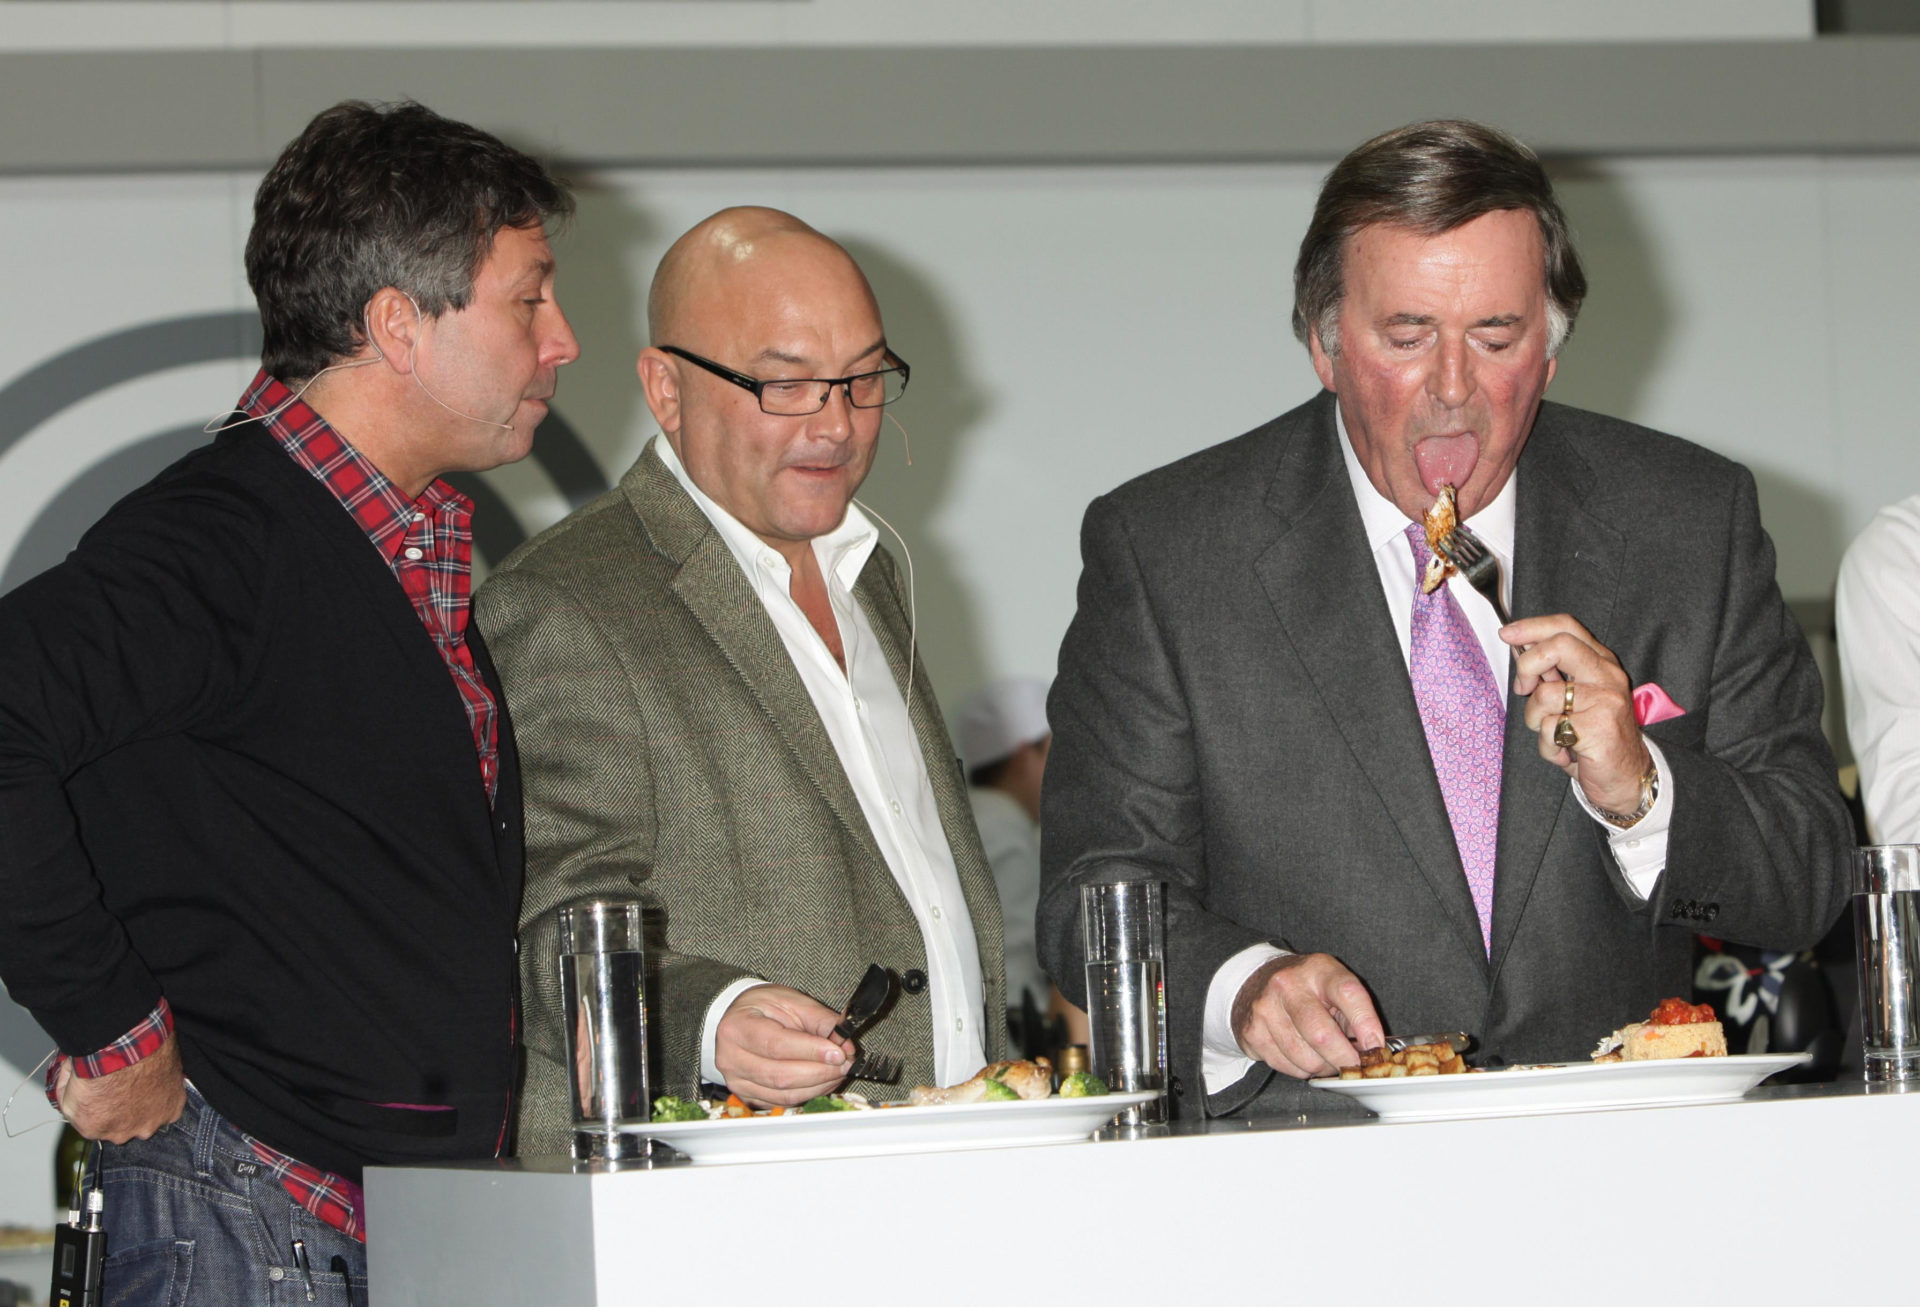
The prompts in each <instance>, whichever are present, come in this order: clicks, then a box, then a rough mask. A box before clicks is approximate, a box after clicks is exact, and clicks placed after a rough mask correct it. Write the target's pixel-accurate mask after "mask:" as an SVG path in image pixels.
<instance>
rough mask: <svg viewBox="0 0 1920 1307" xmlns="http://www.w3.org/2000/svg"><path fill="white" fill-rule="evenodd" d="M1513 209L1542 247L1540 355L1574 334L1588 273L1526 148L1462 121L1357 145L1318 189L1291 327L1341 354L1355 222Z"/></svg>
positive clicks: (1413, 222) (1403, 130)
mask: <svg viewBox="0 0 1920 1307" xmlns="http://www.w3.org/2000/svg"><path fill="white" fill-rule="evenodd" d="M1506 209H1522V210H1525V211H1526V212H1528V213H1531V214H1532V215H1533V216H1534V219H1535V221H1537V222H1538V223H1539V224H1540V236H1541V242H1542V244H1543V245H1545V247H1546V265H1545V269H1544V271H1545V274H1546V283H1547V357H1549V358H1551V357H1553V356H1554V355H1555V354H1558V353H1559V352H1560V347H1561V346H1562V345H1564V344H1565V343H1566V340H1567V337H1568V336H1569V335H1571V334H1572V333H1573V323H1574V319H1575V318H1577V317H1578V316H1579V314H1580V303H1581V301H1582V300H1584V299H1585V298H1586V297H1587V277H1586V274H1585V273H1584V272H1582V271H1581V270H1580V256H1579V254H1578V253H1576V252H1575V250H1574V248H1573V233H1572V232H1571V231H1570V230H1569V229H1568V227H1567V219H1566V215H1565V214H1563V213H1562V212H1561V211H1560V204H1559V201H1557V200H1556V199H1554V196H1553V184H1552V183H1551V182H1549V181H1548V180H1547V174H1546V170H1545V169H1544V168H1542V167H1541V166H1540V160H1539V158H1538V157H1537V156H1536V155H1535V154H1534V152H1533V151H1532V150H1529V149H1528V148H1527V147H1526V146H1524V145H1522V144H1521V143H1520V142H1519V141H1517V140H1515V139H1514V138H1513V137H1511V136H1509V135H1507V134H1506V133H1505V132H1503V131H1501V130H1499V129H1498V128H1495V127H1488V126H1485V125H1483V124H1481V123H1475V122H1466V121H1464V120H1441V121H1437V122H1424V123H1413V124H1411V125H1410V126H1406V127H1399V128H1395V129H1394V130H1393V131H1390V132H1386V133H1384V134H1382V135H1380V136H1376V137H1374V138H1373V139H1372V140H1370V141H1368V142H1366V143H1365V144H1364V145H1361V146H1359V147H1358V148H1357V149H1355V150H1354V151H1353V152H1352V153H1351V154H1349V155H1347V157H1346V158H1344V159H1342V160H1341V161H1340V162H1339V163H1338V164H1336V165H1334V169H1333V171H1332V172H1330V173H1328V174H1327V180H1326V181H1325V183H1323V184H1322V185H1321V187H1320V198H1319V200H1318V202H1317V203H1315V205H1314V206H1313V221H1312V223H1311V224H1309V225H1308V227H1307V234H1306V237H1305V238H1304V239H1303V240H1301V242H1300V257H1299V259H1298V260H1297V261H1296V262H1295V263H1294V265H1293V334H1294V335H1295V336H1298V337H1299V338H1300V343H1301V344H1303V345H1304V344H1306V343H1307V341H1308V337H1309V334H1311V335H1313V336H1317V337H1318V338H1319V340H1320V348H1321V349H1323V350H1325V351H1326V352H1327V354H1328V355H1330V356H1331V355H1337V354H1338V353H1339V352H1340V304H1341V301H1342V299H1343V298H1344V296H1345V294H1346V284H1345V278H1346V262H1345V261H1346V250H1347V243H1348V242H1349V241H1350V240H1351V239H1352V238H1353V236H1354V234H1355V233H1356V232H1358V231H1359V230H1360V229H1361V228H1363V227H1372V226H1389V227H1405V228H1407V229H1408V230H1410V231H1415V232H1418V233H1420V234H1421V235H1423V236H1438V235H1441V234H1442V233H1444V232H1449V231H1453V230H1454V229H1455V228H1457V227H1464V226H1465V225H1466V224H1468V223H1469V222H1472V221H1473V220H1474V219H1475V218H1478V217H1481V216H1482V215H1484V214H1488V213H1494V212H1497V211H1500V210H1506Z"/></svg>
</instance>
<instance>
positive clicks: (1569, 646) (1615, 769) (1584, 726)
mask: <svg viewBox="0 0 1920 1307" xmlns="http://www.w3.org/2000/svg"><path fill="white" fill-rule="evenodd" d="M1500 638H1501V639H1502V640H1505V641H1506V642H1507V643H1508V644H1510V645H1512V646H1514V656H1513V663H1514V667H1515V669H1516V675H1515V676H1514V681H1513V692H1514V693H1515V694H1518V695H1523V696H1525V698H1526V701H1527V728H1528V729H1529V730H1531V731H1533V732H1535V733H1536V734H1537V735H1538V736H1539V738H1540V756H1541V757H1542V758H1545V759H1546V760H1547V761H1548V762H1550V763H1552V764H1553V765H1554V766H1556V767H1558V768H1560V769H1561V770H1562V771H1564V772H1566V773H1567V775H1569V776H1571V777H1573V779H1574V780H1576V781H1577V782H1579V785H1580V789H1581V792H1582V793H1584V794H1585V795H1586V796H1587V801H1588V802H1589V803H1591V804H1593V805H1594V806H1595V807H1596V808H1604V809H1607V810H1609V811H1612V812H1631V811H1632V810H1633V809H1634V808H1636V807H1638V806H1639V804H1640V778H1641V777H1643V776H1645V775H1646V772H1647V767H1648V765H1649V764H1651V763H1652V761H1653V755H1651V754H1650V753H1648V752H1647V742H1646V741H1645V740H1644V739H1642V738H1641V736H1640V723H1639V722H1638V721H1637V720H1636V719H1635V717H1634V714H1633V682H1632V680H1631V679H1630V678H1629V677H1628V676H1627V672H1626V669H1625V668H1624V667H1622V666H1621V665H1620V660H1619V659H1618V658H1616V657H1614V654H1613V650H1611V649H1609V648H1607V647H1606V646H1605V645H1603V644H1601V643H1600V642H1599V641H1598V640H1596V639H1594V638H1593V633H1592V632H1591V631H1589V630H1587V628H1586V627H1584V626H1582V625H1580V623H1578V622H1576V621H1574V620H1573V618H1571V617H1569V616H1567V615H1566V614H1565V613H1556V614H1554V615H1553V616H1551V617H1529V618H1525V619H1523V620H1521V621H1518V622H1512V623H1509V624H1508V625H1506V626H1503V627H1501V628H1500ZM1569 681H1571V682H1572V683H1573V713H1572V718H1573V729H1574V731H1575V733H1577V734H1578V735H1579V737H1580V740H1579V743H1577V744H1575V745H1574V746H1573V748H1572V749H1563V748H1561V747H1560V746H1559V745H1558V744H1555V743H1554V739H1553V735H1554V728H1555V727H1557V726H1558V725H1559V724H1560V718H1561V717H1562V715H1564V712H1565V707H1566V701H1567V682H1569Z"/></svg>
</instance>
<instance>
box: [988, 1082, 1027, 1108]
mask: <svg viewBox="0 0 1920 1307" xmlns="http://www.w3.org/2000/svg"><path fill="white" fill-rule="evenodd" d="M1019 1098H1020V1095H1018V1094H1016V1093H1014V1092H1013V1091H1012V1090H1011V1089H1009V1088H1007V1087H1006V1086H1005V1085H1003V1084H1001V1083H1000V1082H999V1081H998V1080H989V1081H987V1092H986V1093H985V1094H984V1095H983V1096H982V1097H981V1101H982V1102H985V1103H1011V1102H1017V1101H1018V1100H1019Z"/></svg>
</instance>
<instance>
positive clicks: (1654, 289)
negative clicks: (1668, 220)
mask: <svg viewBox="0 0 1920 1307" xmlns="http://www.w3.org/2000/svg"><path fill="white" fill-rule="evenodd" d="M1547 167H1548V171H1549V172H1550V173H1551V174H1552V177H1553V184H1554V189H1555V191H1556V193H1557V194H1558V195H1559V197H1560V204H1561V207H1562V209H1564V210H1565V212H1566V215H1567V221H1568V222H1569V223H1570V224H1572V227H1573V237H1574V245H1575V248H1576V249H1578V250H1579V252H1580V262H1581V264H1582V266H1583V267H1584V268H1585V269H1586V274H1587V299H1586V303H1585V304H1584V305H1583V306H1582V308H1581V310H1580V317H1579V319H1578V320H1577V321H1576V322H1575V324H1574V331H1573V336H1572V338H1571V339H1570V340H1569V341H1568V342H1567V345H1566V347H1565V348H1564V349H1563V350H1562V351H1561V354H1560V370H1559V372H1558V373H1557V374H1556V375H1555V377H1554V381H1553V386H1552V388H1551V389H1550V390H1549V391H1548V392H1547V397H1548V398H1549V399H1554V400H1558V401H1559V402H1560V403H1562V404H1572V405H1574V406H1575V407H1576V408H1584V409H1591V410H1592V411H1594V412H1596V413H1605V414H1608V415H1609V416H1612V417H1618V418H1626V419H1627V420H1629V421H1636V420H1638V419H1639V415H1640V413H1641V411H1642V406H1643V404H1644V403H1645V400H1646V391H1647V386H1648V385H1649V383H1650V382H1651V380H1652V377H1653V372H1654V368H1655V365H1656V362H1657V360H1658V359H1659V357H1660V351H1661V350H1662V349H1663V348H1664V347H1665V344H1666V339H1667V336H1668V333H1669V331H1670V329H1671V325H1672V322H1673V304H1672V300H1671V299H1670V297H1669V296H1668V295H1667V293H1666V290H1665V289H1664V286H1663V279H1662V276H1661V270H1660V263H1659V257H1660V256H1659V252H1658V250H1657V249H1656V248H1655V245H1654V242H1653V240H1652V238H1651V236H1650V235H1649V234H1648V232H1647V229H1646V225H1645V223H1644V221H1643V220H1642V219H1641V217H1640V215H1639V211H1638V209H1637V208H1636V206H1635V203H1634V200H1633V197H1632V196H1631V195H1630V194H1628V192H1627V190H1626V188H1625V187H1624V186H1623V185H1622V184H1621V183H1620V181H1619V180H1618V179H1616V178H1613V177H1610V176H1609V175H1608V174H1607V173H1606V172H1605V171H1604V170H1603V169H1600V168H1597V167H1595V166H1594V165H1593V164H1592V163H1589V162H1585V161H1582V160H1574V159H1555V160H1549V161H1548V164H1547Z"/></svg>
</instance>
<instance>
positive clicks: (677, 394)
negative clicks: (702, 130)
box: [475, 209, 1006, 1154]
mask: <svg viewBox="0 0 1920 1307" xmlns="http://www.w3.org/2000/svg"><path fill="white" fill-rule="evenodd" d="M647 310H648V325H649V329H650V332H651V336H652V339H653V341H654V344H653V345H652V346H651V347H649V348H648V349H646V350H644V351H643V352H642V353H641V355H640V362H639V374H640V381H641V385H642V386H643V387H644V389H645V392H646V399H647V406H648V408H649V409H650V410H651V411H652V413H653V416H654V418H655V420H656V421H658V423H659V425H660V431H661V434H660V436H658V437H657V438H655V439H654V440H653V441H652V442H651V444H650V445H649V446H648V448H647V449H646V450H645V451H644V452H643V453H642V454H641V456H640V458H639V460H638V461H637V462H636V463H635V464H634V466H633V467H632V469H631V470H629V471H628V472H627V474H626V475H625V477H623V478H622V479H621V482H620V485H619V487H618V488H617V489H615V490H614V491H612V492H611V493H609V494H608V495H606V496H604V497H603V498H601V499H600V500H598V501H596V502H595V503H592V504H589V505H588V506H587V507H585V508H583V509H581V510H580V511H579V512H577V513H575V514H573V515H572V516H571V517H569V518H567V519H566V520H565V521H563V522H561V523H560V524H559V525H558V526H556V527H554V528H553V529H552V530H550V531H547V532H546V533H544V534H543V535H541V536H539V537H537V538H536V539H534V540H532V541H530V542H529V543H528V544H527V545H525V546H524V547H523V548H521V549H520V550H518V551H517V552H516V553H515V554H514V555H513V556H512V557H510V558H509V559H508V560H507V561H506V562H505V563H504V564H503V565H502V566H501V568H500V569H499V571H497V572H496V573H495V574H494V575H493V577H492V579H490V580H489V581H488V583H487V584H486V586H485V587H484V588H483V589H482V590H481V593H480V595H479V596H478V598H477V600H476V603H475V608H476V613H477V617H478V620H479V622H480V625H481V628H482V629H483V631H484V632H485V633H486V637H487V641H488V645H489V647H490V648H491V649H492V650H493V653H494V658H495V661H496V663H497V664H498V666H499V668H500V671H501V676H502V679H503V681H504V683H505V686H506V694H507V700H508V703H509V704H510V706H511V708H512V711H513V714H514V722H515V725H516V729H517V731H518V736H519V741H520V755H521V764H522V769H523V774H524V777H525V782H524V784H525V792H526V821H527V895H526V902H525V905H524V907H523V909H522V913H521V954H520V957H521V969H522V977H523V982H524V988H525V1001H526V1014H527V1015H526V1023H527V1030H526V1043H527V1050H528V1057H527V1061H528V1069H527V1079H526V1092H525V1094H524V1095H523V1098H522V1109H521V1126H520V1151H521V1152H522V1153H523V1154H528V1153H542V1152H560V1151H565V1149H566V1146H567V1141H568V1139H569V1137H570V1134H571V1125H570V1121H571V1117H570V1113H569V1110H568V1091H567V1077H566V1074H565V1071H564V1068H563V1065H562V1061H561V1059H562V1056H563V1040H562V1032H561V1020H560V1010H561V1009H560V994H559V984H558V971H557V968H556V967H555V965H554V955H555V950H556V946H557V937H556V931H555V928H554V925H553V913H552V910H553V908H554V907H556V906H557V905H559V904H561V903H564V902H567V901H569V900H572V899H574V898H577V897H580V896H582V895H587V894H604V895H613V896H617V897H623V898H626V897H639V898H642V899H643V900H645V901H647V902H648V903H649V904H650V905H651V906H653V907H655V908H658V909H659V910H660V911H661V914H662V915H663V917H664V931H665V941H664V942H665V946H666V947H665V950H664V952H663V953H662V954H661V959H662V966H661V970H660V983H659V986H658V989H657V991H653V993H654V1006H653V1009H652V1011H651V1013H650V1016H651V1017H652V1022H653V1031H654V1038H655V1044H656V1049H657V1052H658V1057H659V1064H660V1066H661V1073H662V1075H661V1079H662V1083H661V1084H660V1086H658V1088H660V1089H661V1090H664V1091H665V1092H670V1093H675V1094H680V1095H683V1096H690V1095H693V1094H695V1093H696V1092H698V1087H699V1086H700V1085H701V1084H702V1083H715V1084H724V1085H725V1086H726V1087H727V1088H728V1089H729V1090H731V1091H732V1092H735V1093H738V1094H739V1095H740V1096H741V1097H742V1098H744V1099H746V1100H747V1101H749V1102H752V1103H757V1104H769V1105H777V1104H794V1103H800V1102H803V1101H805V1100H806V1099H807V1098H810V1097H812V1096H814V1095H816V1094H822V1093H827V1092H830V1091H833V1090H836V1089H841V1088H851V1089H857V1090H859V1091H860V1092H863V1093H866V1094H868V1095H869V1096H872V1097H878V1098H890V1097H896V1096H898V1095H899V1094H900V1093H901V1092H902V1087H911V1086H912V1085H914V1084H917V1083H924V1084H951V1083H954V1082H956V1081H959V1080H965V1079H967V1078H969V1077H970V1076H972V1075H973V1073H974V1072H975V1071H977V1070H979V1069H980V1067H981V1066H982V1065H984V1064H985V1062H986V1061H987V1060H988V1059H989V1058H995V1057H999V1056H1001V1055H1002V1051H1003V1049H1004V1046H1005V1043H1006V1019H1005V1012H1006V1000H1005V995H1004V990H1005V980H1004V974H1003V973H1004V966H1003V962H1002V945H1001V925H1000V907H999V898H998V894H997V892H996V890H995V888H994V881H993V874H992V871H991V869H990V867H989V866H988V863H987V860H986V856H985V855H984V853H982V851H981V848H980V839H979V835H978V833H977V832H976V831H975V829H974V824H973V817H972V815H971V812H970V810H969V808H968V804H967V795H966V781H965V778H964V777H963V776H962V775H961V773H960V769H959V764H958V763H957V761H956V760H955V758H954V749H953V745H952V743H951V741H950V740H949V739H948V737H947V734H946V729H945V726H944V725H943V723H942V721H941V718H940V710H939V705H938V704H937V702H936V701H935V699H934V694H933V689H932V687H931V686H930V685H929V684H928V683H927V675H926V671H925V670H924V669H923V668H922V667H921V666H920V665H919V664H918V662H917V661H914V660H913V651H912V631H911V620H910V617H909V613H910V602H909V596H908V593H907V587H906V585H905V584H904V583H903V581H902V579H901V576H900V572H899V570H898V568H897V567H896V566H895V564H894V562H893V559H892V558H891V556H890V555H889V554H888V553H887V551H886V550H885V549H884V548H882V547H881V546H880V544H879V538H878V532H877V531H876V529H875V527H874V524H873V522H872V521H871V520H870V519H869V518H868V516H867V515H866V514H864V513H863V512H861V510H860V508H859V506H858V505H857V504H856V503H855V502H854V498H853V497H854V494H855V492H856V491H857V490H858V489H859V488H860V484H861V482H862V481H863V480H865V478H866V475H867V472H868V470H869V469H870V468H871V467H872V466H873V459H874V450H875V446H876V444H877V441H878V438H879V431H880V417H881V413H880V410H881V408H882V407H883V406H884V405H886V404H889V403H891V402H893V401H894V400H895V399H898V398H899V397H900V395H901V393H902V392H903V391H904V390H905V389H906V385H907V379H908V376H909V370H908V367H907V364H906V362H905V361H904V360H902V359H901V358H900V357H899V356H898V355H896V354H894V353H893V351H892V350H891V349H890V348H889V347H888V344H887V339H886V334H885V331H884V329H883V328H882V325H881V321H880V311H879V306H878V305H877V304H876V302H875V300H874V296H873V291H872V289H871V288H870V287H869V286H868V284H867V280H866V278H865V276H863V275H862V274H861V272H860V269H859V267H858V266H857V265H856V264H855V263H854V261H853V260H852V258H851V257H849V256H848V254H847V253H846V251H845V250H843V249H841V248H840V246H838V245H837V244H835V243H834V242H833V241H831V240H828V239H827V238H826V237H824V236H822V235H820V234H819V233H818V232H816V231H814V230H813V229H812V228H810V227H808V226H807V225H806V224H805V223H802V222H800V221H799V220H798V219H796V218H793V217H792V216H790V215H788V214H784V213H779V212H777V211H774V210H769V209H729V210H724V211H722V212H720V213H717V214H715V215H714V216H713V217H711V218H708V219H707V220H706V221H704V222H702V223H701V224H699V225H698V226H696V227H695V228H693V230H691V231H689V232H688V233H687V234H686V235H684V236H682V237H681V238H680V239H679V240H678V241H677V242H675V244H674V245H673V247H672V248H671V249H670V250H668V252H667V254H666V257H665V258H663V259H662V260H661V263H660V267H659V270H658V271H657V273H656V274H655V277H654V283H653V289H652V292H651V294H650V296H649V298H648V305H647ZM874 962H878V963H881V964H883V965H885V966H887V967H889V968H891V969H892V970H893V971H894V972H896V973H897V974H898V975H899V976H900V977H901V981H902V983H901V987H900V994H899V997H898V1000H897V1002H896V1005H895V1007H894V1009H893V1010H892V1011H891V1012H890V1013H889V1015H888V1016H887V1018H886V1019H885V1020H884V1021H882V1022H880V1023H879V1024H877V1025H876V1026H875V1027H874V1028H873V1029H872V1031H871V1033H870V1034H869V1035H866V1036H863V1038H862V1045H863V1047H864V1049H865V1050H866V1051H868V1052H883V1053H887V1054H890V1055H892V1056H894V1057H897V1058H898V1059H900V1060H901V1062H902V1063H903V1064H904V1065H903V1070H902V1074H901V1075H900V1077H899V1081H898V1084H897V1085H882V1084H875V1083H871V1082H865V1081H853V1082H852V1083H849V1082H848V1073H849V1070H850V1069H851V1064H852V1060H853V1058H854V1056H855V1054H856V1052H857V1051H858V1050H856V1049H855V1048H854V1047H853V1046H851V1045H850V1044H849V1043H848V1041H846V1040H845V1039H843V1038H840V1037H839V1036H837V1035H835V1034H834V1030H833V1028H834V1025H835V1023H836V1021H837V1020H838V1015H839V1014H838V1010H837V1008H838V1005H839V1004H840V1003H842V1002H844V1001H845V999H846V997H847V995H849V994H850V993H851V992H852V991H853V988H854V986H855V985H856V984H857V983H858V982H859V980H860V977H861V974H862V973H863V972H864V971H865V970H866V968H867V966H868V964H870V963H874ZM829 1005H833V1006H829Z"/></svg>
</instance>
